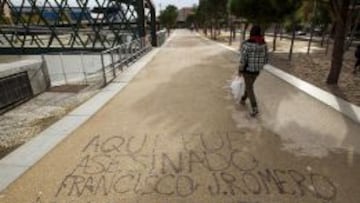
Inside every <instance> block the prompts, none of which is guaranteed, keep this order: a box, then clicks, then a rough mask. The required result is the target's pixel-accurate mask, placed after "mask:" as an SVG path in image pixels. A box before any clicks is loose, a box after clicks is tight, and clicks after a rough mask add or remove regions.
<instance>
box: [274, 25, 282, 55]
mask: <svg viewBox="0 0 360 203" xmlns="http://www.w3.org/2000/svg"><path fill="white" fill-rule="evenodd" d="M279 27H280V25H279V24H277V23H276V24H275V27H274V40H273V52H275V51H276V40H277V34H278V32H279Z"/></svg>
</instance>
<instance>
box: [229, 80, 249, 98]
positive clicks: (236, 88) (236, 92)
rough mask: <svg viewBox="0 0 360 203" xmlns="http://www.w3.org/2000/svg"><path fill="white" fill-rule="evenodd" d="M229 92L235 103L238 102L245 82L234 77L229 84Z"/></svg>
mask: <svg viewBox="0 0 360 203" xmlns="http://www.w3.org/2000/svg"><path fill="white" fill-rule="evenodd" d="M230 87H231V91H232V94H233V96H234V99H235V101H236V102H239V101H240V99H241V97H242V96H243V95H244V93H245V81H244V78H243V77H241V76H236V77H235V78H234V80H233V81H232V82H231V86H230Z"/></svg>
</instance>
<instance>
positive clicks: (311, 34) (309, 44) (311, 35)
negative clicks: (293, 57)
mask: <svg viewBox="0 0 360 203" xmlns="http://www.w3.org/2000/svg"><path fill="white" fill-rule="evenodd" d="M310 29H311V30H310V39H309V43H308V49H307V54H308V55H309V54H310V51H311V43H312V41H313V37H314V23H312V24H311V28H310Z"/></svg>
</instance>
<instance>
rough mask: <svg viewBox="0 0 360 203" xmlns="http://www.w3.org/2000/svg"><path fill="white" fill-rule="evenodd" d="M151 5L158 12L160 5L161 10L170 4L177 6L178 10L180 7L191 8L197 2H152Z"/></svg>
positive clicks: (166, 0) (175, 0)
mask: <svg viewBox="0 0 360 203" xmlns="http://www.w3.org/2000/svg"><path fill="white" fill-rule="evenodd" d="M152 1H153V3H154V4H155V5H156V9H157V10H160V9H159V7H160V4H161V9H165V8H166V6H167V5H169V4H172V5H175V6H177V7H178V8H179V9H180V8H182V7H189V6H190V7H192V6H193V5H194V4H198V3H199V0H152Z"/></svg>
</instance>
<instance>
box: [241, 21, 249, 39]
mask: <svg viewBox="0 0 360 203" xmlns="http://www.w3.org/2000/svg"><path fill="white" fill-rule="evenodd" d="M248 26H249V23H248V22H246V23H245V24H244V30H243V33H242V40H243V41H244V40H245V39H246V30H247V28H248Z"/></svg>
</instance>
